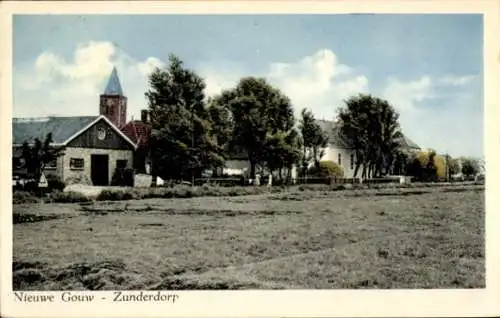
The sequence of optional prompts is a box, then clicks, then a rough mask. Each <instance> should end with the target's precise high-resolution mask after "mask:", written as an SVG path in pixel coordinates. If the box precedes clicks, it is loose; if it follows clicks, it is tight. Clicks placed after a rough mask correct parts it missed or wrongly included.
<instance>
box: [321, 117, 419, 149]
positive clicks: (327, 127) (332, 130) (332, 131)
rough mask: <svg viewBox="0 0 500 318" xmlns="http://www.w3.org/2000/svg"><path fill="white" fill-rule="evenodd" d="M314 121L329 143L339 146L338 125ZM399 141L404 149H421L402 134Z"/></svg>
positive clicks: (324, 121)
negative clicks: (325, 134)
mask: <svg viewBox="0 0 500 318" xmlns="http://www.w3.org/2000/svg"><path fill="white" fill-rule="evenodd" d="M316 123H317V124H318V125H319V126H320V127H321V128H322V129H323V131H325V132H326V133H327V134H328V142H329V143H330V144H331V145H335V146H339V147H340V146H341V145H342V140H341V138H340V135H339V132H340V126H339V125H337V124H336V123H335V122H333V121H330V120H320V119H318V120H316ZM399 143H400V145H401V147H402V148H405V149H421V147H420V146H419V145H417V144H416V143H415V142H413V141H412V140H411V139H410V138H408V137H406V136H405V135H404V134H403V136H402V137H401V138H400V140H399Z"/></svg>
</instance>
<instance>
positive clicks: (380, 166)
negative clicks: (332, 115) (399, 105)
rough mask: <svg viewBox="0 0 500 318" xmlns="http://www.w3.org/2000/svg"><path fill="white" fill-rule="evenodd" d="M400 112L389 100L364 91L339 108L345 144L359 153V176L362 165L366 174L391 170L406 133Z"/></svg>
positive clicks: (377, 174)
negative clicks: (401, 124)
mask: <svg viewBox="0 0 500 318" xmlns="http://www.w3.org/2000/svg"><path fill="white" fill-rule="evenodd" d="M398 118H399V115H398V114H397V113H396V111H395V110H394V108H393V107H392V106H391V105H390V104H389V103H388V102H387V101H386V100H382V99H380V98H376V97H372V96H371V95H363V94H360V95H358V96H354V97H351V98H349V99H348V100H346V101H345V105H344V107H342V108H341V109H340V111H339V115H338V122H339V128H338V132H339V137H340V141H341V143H342V145H340V146H344V147H345V148H348V149H352V150H353V151H354V153H355V158H356V161H355V171H354V177H356V175H357V173H358V171H359V168H360V167H362V169H363V171H362V178H366V177H371V176H381V175H385V174H388V173H389V172H390V170H391V169H390V168H391V167H392V165H393V163H394V162H395V160H396V159H397V154H398V152H399V145H400V144H399V140H400V138H401V137H402V134H401V131H400V127H399V123H398Z"/></svg>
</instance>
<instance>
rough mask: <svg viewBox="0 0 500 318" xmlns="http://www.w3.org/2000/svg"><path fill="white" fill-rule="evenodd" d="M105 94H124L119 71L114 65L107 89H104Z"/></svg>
mask: <svg viewBox="0 0 500 318" xmlns="http://www.w3.org/2000/svg"><path fill="white" fill-rule="evenodd" d="M103 95H120V96H123V91H122V86H121V85H120V79H119V78H118V72H117V71H116V67H114V66H113V71H111V75H110V76H109V79H108V85H107V86H106V90H104V94H103Z"/></svg>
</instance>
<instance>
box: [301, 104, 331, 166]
mask: <svg viewBox="0 0 500 318" xmlns="http://www.w3.org/2000/svg"><path fill="white" fill-rule="evenodd" d="M299 129H300V133H301V135H302V141H303V145H302V146H303V148H302V149H303V151H302V171H303V174H304V175H305V172H306V171H307V168H308V167H309V165H310V164H311V162H313V163H314V165H315V166H316V168H318V167H319V162H320V160H321V158H322V157H323V155H324V154H325V148H326V146H327V145H328V134H327V132H325V131H323V129H322V128H321V126H320V125H318V123H317V122H316V120H315V119H314V115H313V113H312V112H311V111H310V110H308V109H305V108H304V109H302V112H301V117H300V122H299Z"/></svg>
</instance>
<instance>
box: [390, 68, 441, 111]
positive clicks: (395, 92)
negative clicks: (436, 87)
mask: <svg viewBox="0 0 500 318" xmlns="http://www.w3.org/2000/svg"><path fill="white" fill-rule="evenodd" d="M431 88H432V79H431V78H430V77H429V76H422V77H420V78H419V79H417V80H413V81H408V82H404V81H401V80H399V79H397V78H395V77H390V78H388V79H387V84H386V87H385V89H384V91H383V92H382V96H383V97H384V98H385V99H387V100H388V101H389V102H390V103H391V104H392V105H393V106H394V107H395V108H396V109H397V110H398V111H400V112H412V111H415V110H417V109H418V103H419V102H422V101H424V100H426V99H430V98H432V94H431Z"/></svg>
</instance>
